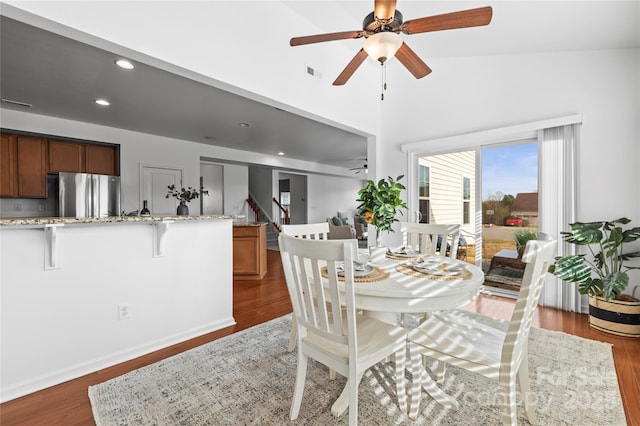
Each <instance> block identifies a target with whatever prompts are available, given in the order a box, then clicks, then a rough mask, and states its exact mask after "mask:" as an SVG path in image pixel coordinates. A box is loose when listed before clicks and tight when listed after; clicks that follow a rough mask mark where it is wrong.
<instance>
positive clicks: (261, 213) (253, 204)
mask: <svg viewBox="0 0 640 426" xmlns="http://www.w3.org/2000/svg"><path fill="white" fill-rule="evenodd" d="M247 204H248V205H249V207H250V209H251V211H252V212H254V213H255V218H254V220H255V222H262V221H263V217H264V221H265V222H267V223H270V224H272V225H273V226H274V228H275V229H276V230H277V231H278V232H280V226H278V224H277V223H275V222H274V221H272V220H271V216H269V214H268V213H267V212H266V210H264V209H263V208H261V206H260V203H258V202H257V201H256V200H255V198H253V197H252V196H251V193H249V198H247Z"/></svg>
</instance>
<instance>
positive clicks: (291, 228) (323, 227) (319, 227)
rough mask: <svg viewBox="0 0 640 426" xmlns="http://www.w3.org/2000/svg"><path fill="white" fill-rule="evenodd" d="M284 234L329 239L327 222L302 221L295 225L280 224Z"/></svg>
mask: <svg viewBox="0 0 640 426" xmlns="http://www.w3.org/2000/svg"><path fill="white" fill-rule="evenodd" d="M281 232H282V233H283V234H285V235H292V236H294V237H298V238H310V239H315V240H328V239H329V223H327V222H318V223H302V224H295V225H282V231H281Z"/></svg>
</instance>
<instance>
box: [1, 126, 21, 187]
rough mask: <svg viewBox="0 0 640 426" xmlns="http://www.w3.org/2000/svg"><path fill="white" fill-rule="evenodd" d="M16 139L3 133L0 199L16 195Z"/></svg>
mask: <svg viewBox="0 0 640 426" xmlns="http://www.w3.org/2000/svg"><path fill="white" fill-rule="evenodd" d="M17 148H18V147H17V138H16V136H15V135H9V134H5V133H3V134H2V135H1V142H0V197H15V196H16V195H17V194H18V179H17V178H18V172H17V169H16V166H17V160H16V156H17Z"/></svg>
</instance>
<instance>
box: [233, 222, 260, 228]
mask: <svg viewBox="0 0 640 426" xmlns="http://www.w3.org/2000/svg"><path fill="white" fill-rule="evenodd" d="M266 225H267V223H266V222H233V226H235V227H238V228H239V227H247V226H266Z"/></svg>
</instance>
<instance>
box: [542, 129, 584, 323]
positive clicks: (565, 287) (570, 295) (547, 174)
mask: <svg viewBox="0 0 640 426" xmlns="http://www.w3.org/2000/svg"><path fill="white" fill-rule="evenodd" d="M579 140H580V124H579V123H578V124H568V125H565V126H559V127H550V128H546V129H542V130H540V131H539V132H538V155H539V159H540V161H539V164H540V173H539V180H540V181H539V194H540V200H539V203H540V206H539V209H540V212H539V217H540V232H543V233H545V234H548V235H550V236H552V237H553V238H557V239H558V256H564V255H567V254H575V252H576V250H575V246H574V245H571V244H567V243H565V242H564V241H563V240H562V238H561V236H560V232H561V231H567V230H569V224H570V223H572V222H575V220H576V205H577V200H576V195H577V174H578V173H577V149H578V142H579ZM540 304H541V305H543V306H549V307H555V308H558V309H562V310H565V311H574V312H588V303H587V298H586V296H583V295H581V294H579V293H578V289H577V285H576V284H573V283H566V282H562V281H561V280H560V279H558V278H557V277H555V276H553V275H551V274H547V278H546V282H545V286H544V288H543V290H542V296H541V298H540Z"/></svg>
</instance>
